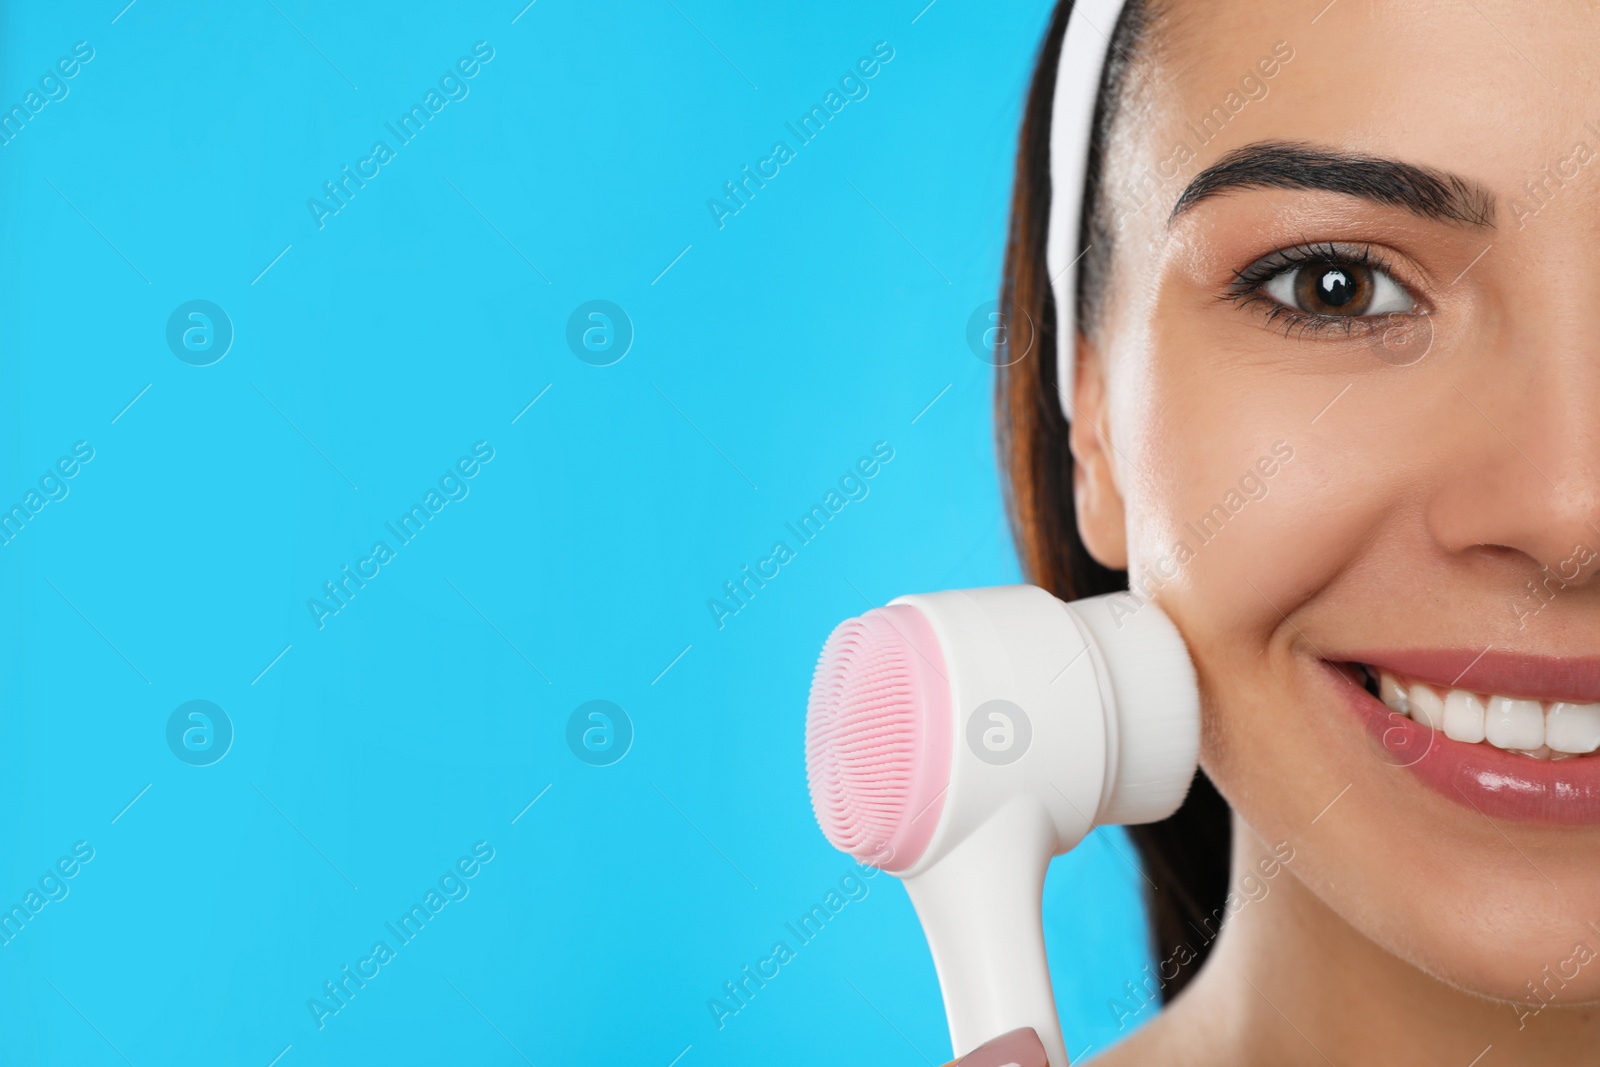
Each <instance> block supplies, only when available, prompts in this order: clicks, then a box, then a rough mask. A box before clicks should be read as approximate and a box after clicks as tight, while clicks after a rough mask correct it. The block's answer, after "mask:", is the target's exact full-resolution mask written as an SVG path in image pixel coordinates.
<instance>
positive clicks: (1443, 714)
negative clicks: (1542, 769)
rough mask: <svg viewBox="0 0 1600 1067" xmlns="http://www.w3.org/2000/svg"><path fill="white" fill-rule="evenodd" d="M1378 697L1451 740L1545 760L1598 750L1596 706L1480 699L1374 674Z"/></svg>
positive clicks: (1463, 692)
mask: <svg viewBox="0 0 1600 1067" xmlns="http://www.w3.org/2000/svg"><path fill="white" fill-rule="evenodd" d="M1378 695H1379V697H1380V698H1381V699H1382V700H1383V702H1384V703H1385V704H1387V705H1388V706H1389V707H1390V708H1391V709H1392V710H1394V711H1397V712H1399V713H1400V714H1401V715H1409V716H1410V717H1411V718H1413V719H1415V720H1416V721H1417V722H1420V723H1422V724H1423V725H1424V726H1427V727H1430V728H1431V729H1434V730H1443V731H1444V735H1445V736H1446V737H1448V738H1450V739H1451V740H1452V741H1465V742H1468V743H1473V742H1479V741H1487V742H1488V743H1489V744H1491V745H1494V746H1495V747H1496V748H1504V749H1510V750H1513V751H1517V752H1523V753H1526V754H1527V755H1530V756H1540V757H1543V758H1545V759H1549V758H1551V757H1552V756H1557V757H1560V756H1567V755H1578V754H1582V753H1587V752H1593V751H1595V750H1596V749H1600V704H1572V703H1568V702H1566V701H1551V702H1549V703H1541V702H1540V701H1537V700H1526V699H1523V698H1521V697H1509V696H1498V695H1495V696H1489V697H1484V696H1480V695H1479V694H1477V693H1472V692H1468V691H1466V690H1464V689H1442V688H1435V687H1434V686H1430V685H1425V684H1423V683H1421V682H1407V681H1405V680H1404V679H1401V678H1398V677H1396V676H1395V675H1393V674H1390V673H1389V672H1388V671H1380V672H1379V674H1378Z"/></svg>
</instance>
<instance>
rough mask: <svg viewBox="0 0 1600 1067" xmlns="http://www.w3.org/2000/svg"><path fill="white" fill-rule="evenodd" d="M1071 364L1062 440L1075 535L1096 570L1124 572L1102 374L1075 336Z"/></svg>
mask: <svg viewBox="0 0 1600 1067" xmlns="http://www.w3.org/2000/svg"><path fill="white" fill-rule="evenodd" d="M1072 363H1073V368H1074V375H1073V382H1072V425H1071V427H1070V428H1069V430H1068V437H1067V440H1068V444H1069V446H1070V447H1071V449H1072V495H1073V500H1074V503H1075V505H1076V507H1077V513H1078V536H1079V537H1081V538H1082V539H1083V545H1084V547H1085V548H1087V549H1088V550H1089V555H1091V556H1093V557H1094V558H1095V561H1096V562H1098V563H1099V564H1100V565H1101V566H1103V567H1109V568H1111V569H1112V570H1119V571H1120V570H1127V568H1128V531H1127V526H1126V525H1125V522H1126V511H1125V510H1124V508H1123V500H1122V489H1121V488H1120V486H1119V485H1118V481H1117V462H1116V460H1117V453H1116V451H1115V449H1114V448H1113V446H1112V444H1111V426H1110V415H1111V413H1110V407H1109V405H1108V404H1107V403H1106V380H1105V370H1104V367H1103V365H1102V363H1101V356H1100V352H1099V351H1098V350H1097V349H1096V348H1095V346H1094V344H1093V343H1091V342H1090V341H1089V339H1088V338H1087V337H1085V336H1084V335H1083V334H1082V333H1081V332H1080V333H1079V334H1078V335H1077V355H1076V358H1074V359H1073V361H1072Z"/></svg>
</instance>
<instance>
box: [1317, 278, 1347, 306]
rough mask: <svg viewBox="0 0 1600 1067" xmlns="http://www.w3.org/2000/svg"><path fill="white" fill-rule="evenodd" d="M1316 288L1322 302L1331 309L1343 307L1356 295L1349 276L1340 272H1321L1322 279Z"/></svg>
mask: <svg viewBox="0 0 1600 1067" xmlns="http://www.w3.org/2000/svg"><path fill="white" fill-rule="evenodd" d="M1317 288H1318V289H1319V290H1320V293H1319V295H1320V296H1321V297H1322V302H1323V303H1324V304H1330V305H1332V306H1333V307H1343V306H1344V305H1346V304H1348V303H1350V301H1351V299H1352V298H1353V297H1354V296H1355V295H1356V287H1355V284H1354V283H1353V282H1351V280H1350V275H1348V274H1346V273H1345V272H1344V271H1342V270H1330V271H1325V272H1323V275H1322V278H1321V279H1320V280H1319V281H1318V282H1317Z"/></svg>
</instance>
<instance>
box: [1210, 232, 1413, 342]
mask: <svg viewBox="0 0 1600 1067" xmlns="http://www.w3.org/2000/svg"><path fill="white" fill-rule="evenodd" d="M1352 249H1355V250H1354V251H1352ZM1308 263H1335V264H1342V265H1345V266H1351V267H1366V268H1368V269H1371V270H1374V271H1379V272H1381V273H1383V274H1386V275H1388V276H1389V277H1390V278H1392V279H1394V281H1395V284H1397V285H1399V286H1400V287H1401V288H1402V289H1405V290H1406V292H1407V293H1410V291H1411V290H1410V287H1409V286H1407V285H1405V284H1404V283H1403V282H1401V281H1400V280H1399V278H1397V277H1395V273H1394V270H1393V268H1392V267H1391V266H1390V264H1389V261H1388V260H1387V259H1385V258H1384V256H1383V255H1382V254H1381V253H1379V252H1378V251H1377V250H1376V249H1374V248H1373V247H1372V246H1371V245H1359V246H1353V245H1344V246H1340V245H1336V244H1334V243H1332V242H1327V241H1325V242H1321V243H1316V242H1305V243H1302V244H1297V245H1291V246H1289V247H1288V248H1280V249H1278V250H1277V251H1276V252H1272V253H1270V254H1268V255H1266V256H1263V257H1262V258H1261V259H1258V260H1256V261H1255V262H1254V263H1252V264H1250V265H1249V266H1248V267H1246V268H1245V269H1244V270H1242V271H1234V272H1233V273H1234V280H1233V281H1232V282H1230V283H1229V285H1228V289H1227V292H1226V293H1225V294H1224V296H1223V299H1225V300H1230V301H1232V302H1233V304H1234V306H1235V307H1237V308H1239V309H1240V310H1243V309H1245V308H1247V307H1250V306H1252V305H1255V304H1258V303H1259V304H1262V305H1264V306H1265V307H1266V311H1265V313H1264V315H1263V318H1262V322H1263V325H1268V326H1271V325H1274V324H1280V325H1282V327H1283V335H1284V336H1285V337H1288V336H1289V335H1290V334H1293V333H1296V332H1298V335H1299V336H1302V337H1303V336H1305V335H1306V334H1307V333H1322V332H1323V331H1326V330H1339V331H1342V333H1343V335H1344V336H1345V337H1350V336H1352V335H1354V334H1355V333H1356V331H1358V330H1359V331H1362V332H1363V333H1367V332H1371V331H1372V330H1374V329H1377V328H1379V327H1380V326H1381V325H1382V320H1386V319H1388V318H1389V317H1390V316H1388V315H1358V316H1349V315H1314V314H1311V313H1309V312H1305V311H1301V310H1300V309H1299V308H1292V307H1289V306H1288V305H1287V304H1284V303H1281V302H1279V301H1278V300H1277V299H1275V298H1274V297H1270V296H1268V295H1267V294H1266V293H1264V292H1262V286H1264V285H1266V284H1267V283H1268V282H1270V281H1271V280H1272V279H1274V278H1276V277H1278V276H1279V275H1280V274H1283V273H1285V272H1286V271H1291V270H1294V269H1295V268H1296V267H1300V266H1304V265H1305V264H1308Z"/></svg>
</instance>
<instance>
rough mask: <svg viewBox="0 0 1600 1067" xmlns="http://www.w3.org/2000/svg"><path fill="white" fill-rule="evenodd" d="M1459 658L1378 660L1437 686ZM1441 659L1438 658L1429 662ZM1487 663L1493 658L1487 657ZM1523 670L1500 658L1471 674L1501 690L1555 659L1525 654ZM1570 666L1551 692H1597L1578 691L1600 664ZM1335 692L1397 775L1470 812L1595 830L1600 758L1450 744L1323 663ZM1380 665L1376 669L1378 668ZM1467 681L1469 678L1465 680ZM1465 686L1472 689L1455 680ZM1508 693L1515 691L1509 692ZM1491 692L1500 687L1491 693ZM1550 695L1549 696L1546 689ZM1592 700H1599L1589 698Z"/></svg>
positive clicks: (1389, 656)
mask: <svg viewBox="0 0 1600 1067" xmlns="http://www.w3.org/2000/svg"><path fill="white" fill-rule="evenodd" d="M1453 655H1455V653H1432V652H1429V653H1400V654H1395V653H1386V654H1381V655H1377V656H1375V657H1374V659H1377V660H1380V661H1381V662H1382V663H1383V665H1384V666H1389V665H1391V664H1393V666H1392V667H1391V668H1390V669H1392V670H1394V672H1395V673H1397V674H1406V675H1408V677H1410V678H1411V679H1413V680H1417V681H1427V680H1429V678H1430V676H1431V677H1433V678H1438V677H1441V676H1442V677H1443V678H1445V679H1446V680H1445V681H1440V682H1438V683H1437V684H1438V685H1441V686H1445V685H1448V684H1449V682H1448V679H1449V678H1450V677H1451V676H1452V675H1451V673H1450V672H1449V670H1448V669H1447V670H1446V671H1444V672H1440V671H1438V670H1437V669H1434V668H1435V667H1437V666H1438V665H1440V664H1446V665H1447V664H1448V663H1450V662H1451V660H1450V659H1449V658H1448V657H1449V656H1453ZM1435 656H1437V657H1442V658H1440V659H1437V660H1433V661H1432V663H1433V666H1432V667H1430V666H1429V662H1430V660H1429V657H1435ZM1485 658H1486V659H1487V658H1488V657H1487V656H1486V657H1485ZM1520 658H1521V660H1522V661H1523V664H1522V665H1513V666H1511V667H1510V668H1509V669H1507V664H1508V662H1510V660H1509V659H1508V658H1507V657H1505V656H1502V657H1499V658H1498V659H1497V661H1496V662H1495V663H1494V664H1491V666H1490V668H1488V669H1487V670H1486V671H1485V673H1483V674H1479V673H1478V668H1477V667H1476V666H1474V667H1473V673H1472V675H1471V676H1470V677H1471V678H1472V679H1473V680H1474V684H1473V685H1472V687H1471V688H1472V689H1474V690H1477V688H1478V685H1479V684H1484V683H1485V682H1487V681H1493V682H1494V683H1495V684H1496V685H1501V684H1504V683H1505V682H1507V681H1513V680H1514V681H1518V682H1519V683H1536V681H1537V679H1536V676H1535V674H1534V673H1533V668H1532V667H1530V666H1527V665H1526V664H1528V663H1536V662H1537V663H1543V664H1549V663H1551V662H1552V660H1550V659H1548V658H1539V657H1520ZM1470 660H1471V657H1470V656H1468V657H1467V658H1466V659H1461V660H1455V661H1454V662H1455V663H1456V666H1455V669H1454V673H1455V674H1460V673H1461V670H1462V667H1463V666H1464V665H1465V664H1466V663H1468V662H1470ZM1343 662H1347V663H1356V662H1360V663H1372V660H1368V659H1357V658H1355V657H1351V658H1350V659H1349V660H1345V661H1343ZM1560 662H1564V663H1566V664H1567V665H1569V666H1572V665H1574V664H1576V665H1577V667H1576V668H1574V669H1573V670H1572V671H1571V672H1570V673H1564V674H1562V675H1561V676H1560V679H1559V680H1560V684H1561V686H1562V688H1561V689H1560V691H1559V692H1555V693H1553V695H1552V697H1548V698H1545V699H1554V698H1555V697H1557V696H1568V697H1569V698H1570V697H1571V696H1572V695H1576V694H1580V693H1585V692H1589V693H1593V692H1594V690H1592V689H1591V690H1583V689H1574V688H1572V686H1573V685H1576V684H1579V683H1580V682H1581V681H1582V679H1583V678H1584V677H1587V676H1586V675H1584V674H1583V673H1582V672H1583V671H1590V672H1593V670H1594V667H1595V663H1596V661H1593V660H1580V661H1573V660H1566V661H1560ZM1402 663H1412V664H1415V665H1417V666H1419V667H1421V668H1422V669H1421V670H1418V671H1416V672H1415V673H1412V672H1411V671H1409V670H1406V669H1403V668H1402V667H1401V666H1400V664H1402ZM1321 664H1322V667H1323V669H1324V670H1325V671H1326V672H1327V673H1328V675H1329V678H1330V681H1331V682H1332V683H1333V685H1334V687H1335V688H1336V689H1338V690H1339V691H1340V698H1341V699H1342V700H1343V701H1344V703H1345V705H1346V706H1347V707H1349V708H1350V709H1351V711H1352V712H1353V713H1354V714H1355V715H1356V716H1357V717H1358V718H1359V719H1360V720H1361V723H1362V725H1364V726H1365V727H1366V729H1367V733H1368V735H1369V736H1370V737H1371V739H1372V741H1373V744H1374V747H1375V750H1376V752H1377V755H1378V758H1379V759H1380V760H1381V761H1383V762H1384V763H1386V764H1389V765H1390V766H1392V767H1394V768H1395V769H1396V770H1399V771H1403V772H1408V773H1411V774H1414V775H1416V777H1417V778H1418V779H1419V780H1420V781H1421V782H1422V784H1423V785H1425V786H1427V787H1428V788H1430V789H1432V790H1433V791H1434V792H1436V793H1439V794H1440V795H1442V796H1445V797H1448V798H1449V799H1450V800H1453V801H1455V802H1456V803H1457V804H1460V805H1461V806H1462V807H1464V808H1471V809H1473V810H1475V811H1477V812H1478V813H1479V814H1480V815H1484V816H1487V817H1488V818H1490V819H1505V820H1508V821H1513V822H1522V823H1535V824H1541V825H1545V826H1573V827H1576V826H1595V825H1600V756H1582V757H1579V758H1577V759H1567V760H1540V759H1534V758H1532V757H1529V756H1519V755H1517V754H1516V753H1514V752H1506V751H1504V750H1502V749H1498V748H1495V747H1494V746H1493V745H1489V744H1476V745H1472V744H1464V743H1462V742H1459V741H1452V740H1450V739H1449V738H1447V737H1445V736H1444V733H1443V731H1434V730H1431V729H1429V728H1428V727H1426V726H1424V725H1422V724H1421V723H1419V722H1416V721H1415V720H1413V719H1411V718H1408V717H1407V716H1404V715H1401V714H1400V713H1399V712H1397V711H1394V710H1392V709H1391V708H1389V706H1388V705H1386V704H1384V703H1383V702H1382V701H1380V700H1378V699H1377V698H1376V697H1374V696H1373V695H1372V694H1371V693H1368V692H1367V691H1366V690H1365V689H1364V688H1362V687H1361V686H1359V685H1356V684H1355V683H1353V682H1352V681H1351V680H1350V678H1349V677H1348V676H1347V675H1345V674H1344V673H1343V672H1342V671H1341V670H1340V669H1339V668H1338V667H1337V666H1336V665H1335V664H1334V663H1331V662H1329V661H1327V660H1322V661H1321ZM1373 665H1374V666H1376V665H1377V664H1373ZM1465 680H1466V679H1463V681H1465ZM1457 684H1458V686H1459V687H1460V688H1466V686H1461V685H1460V683H1457ZM1530 688H1531V689H1534V690H1538V688H1539V687H1538V685H1537V684H1533V685H1529V684H1518V685H1516V686H1509V685H1508V686H1506V689H1505V690H1499V691H1500V692H1503V693H1504V695H1506V696H1534V695H1535V693H1534V692H1530ZM1507 690H1509V691H1507ZM1489 691H1490V692H1495V691H1497V690H1494V689H1490V690H1489ZM1544 691H1551V690H1550V686H1549V685H1548V684H1547V685H1545V686H1544ZM1589 699H1595V697H1593V696H1590V698H1589Z"/></svg>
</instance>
